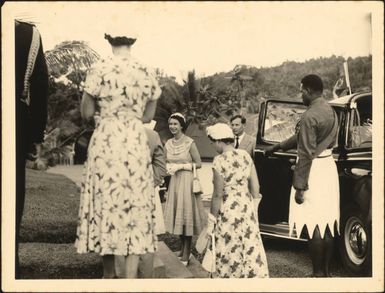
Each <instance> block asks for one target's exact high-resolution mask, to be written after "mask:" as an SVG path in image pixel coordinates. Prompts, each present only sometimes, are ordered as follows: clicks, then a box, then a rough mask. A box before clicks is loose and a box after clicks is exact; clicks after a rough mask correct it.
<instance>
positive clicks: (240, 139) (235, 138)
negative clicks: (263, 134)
mask: <svg viewBox="0 0 385 293" xmlns="http://www.w3.org/2000/svg"><path fill="white" fill-rule="evenodd" d="M244 137H245V132H243V133H242V134H241V135H240V136H238V142H239V143H241V141H242V139H243V138H244ZM236 140H237V136H234V146H235V144H236Z"/></svg>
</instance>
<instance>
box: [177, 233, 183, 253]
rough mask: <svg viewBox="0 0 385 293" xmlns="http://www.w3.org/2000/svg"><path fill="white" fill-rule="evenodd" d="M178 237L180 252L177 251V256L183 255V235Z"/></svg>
mask: <svg viewBox="0 0 385 293" xmlns="http://www.w3.org/2000/svg"><path fill="white" fill-rule="evenodd" d="M179 239H180V243H181V244H180V252H179V253H178V257H182V256H183V250H184V236H183V235H179Z"/></svg>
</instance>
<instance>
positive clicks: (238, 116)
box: [230, 114, 246, 124]
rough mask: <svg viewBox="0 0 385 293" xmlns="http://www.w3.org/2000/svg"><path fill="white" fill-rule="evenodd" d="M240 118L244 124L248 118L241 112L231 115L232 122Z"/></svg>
mask: <svg viewBox="0 0 385 293" xmlns="http://www.w3.org/2000/svg"><path fill="white" fill-rule="evenodd" d="M238 118H239V119H241V123H242V124H245V123H246V118H245V117H244V116H242V115H240V114H238V115H234V116H233V117H231V119H230V122H233V121H234V120H235V119H238Z"/></svg>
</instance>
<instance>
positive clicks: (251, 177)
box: [207, 123, 269, 278]
mask: <svg viewBox="0 0 385 293" xmlns="http://www.w3.org/2000/svg"><path fill="white" fill-rule="evenodd" d="M207 134H208V137H209V138H210V140H211V141H212V143H213V146H214V148H215V149H216V151H217V152H218V153H219V155H217V156H216V157H215V158H214V161H213V183H214V191H213V195H212V200H211V209H210V214H209V216H208V225H207V233H208V234H209V235H210V234H212V233H214V236H215V252H216V262H215V265H216V273H215V274H213V276H214V277H219V278H266V277H268V276H269V272H268V267H267V261H266V254H265V250H264V248H263V243H262V239H261V235H260V232H259V224H258V204H259V202H260V200H261V197H262V196H261V195H260V194H259V183H258V177H257V173H256V170H255V166H254V163H253V161H252V159H251V157H250V155H249V154H248V153H247V152H246V151H245V150H241V149H234V146H233V144H234V134H233V132H232V130H231V128H230V127H229V126H228V125H227V124H224V123H217V124H215V125H214V126H209V127H207Z"/></svg>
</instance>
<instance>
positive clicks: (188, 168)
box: [180, 163, 192, 171]
mask: <svg viewBox="0 0 385 293" xmlns="http://www.w3.org/2000/svg"><path fill="white" fill-rule="evenodd" d="M180 165H181V167H182V168H181V169H180V170H187V171H191V170H192V164H191V163H185V164H180Z"/></svg>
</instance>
